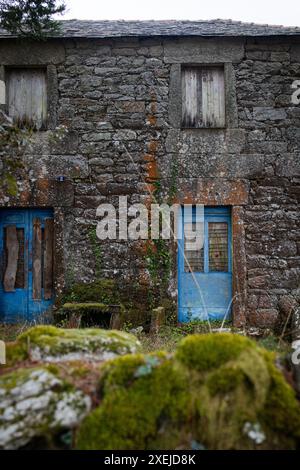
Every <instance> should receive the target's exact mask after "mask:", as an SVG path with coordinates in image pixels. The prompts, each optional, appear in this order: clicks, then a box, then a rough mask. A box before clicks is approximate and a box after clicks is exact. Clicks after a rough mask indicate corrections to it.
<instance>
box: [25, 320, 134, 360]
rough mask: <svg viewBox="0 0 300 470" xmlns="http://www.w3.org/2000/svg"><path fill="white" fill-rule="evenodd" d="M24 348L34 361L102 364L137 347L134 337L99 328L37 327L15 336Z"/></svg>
mask: <svg viewBox="0 0 300 470" xmlns="http://www.w3.org/2000/svg"><path fill="white" fill-rule="evenodd" d="M18 343H19V344H22V345H26V346H27V348H28V353H29V357H30V359H31V360H33V361H46V362H61V361H75V360H81V359H84V360H91V361H93V360H94V361H103V360H107V359H112V358H114V357H116V356H118V355H120V354H126V353H134V352H136V351H137V349H138V347H139V341H138V340H137V339H136V338H135V336H133V335H131V334H129V333H126V332H123V331H116V330H102V329H99V328H86V329H63V328H56V327H54V326H43V325H41V326H36V327H34V328H31V329H29V330H27V331H26V332H25V333H23V334H22V335H20V336H19V337H18Z"/></svg>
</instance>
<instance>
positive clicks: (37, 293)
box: [32, 219, 42, 300]
mask: <svg viewBox="0 0 300 470" xmlns="http://www.w3.org/2000/svg"><path fill="white" fill-rule="evenodd" d="M32 243H33V250H32V298H33V299H34V300H40V299H41V298H42V228H41V221H40V219H33V240H32Z"/></svg>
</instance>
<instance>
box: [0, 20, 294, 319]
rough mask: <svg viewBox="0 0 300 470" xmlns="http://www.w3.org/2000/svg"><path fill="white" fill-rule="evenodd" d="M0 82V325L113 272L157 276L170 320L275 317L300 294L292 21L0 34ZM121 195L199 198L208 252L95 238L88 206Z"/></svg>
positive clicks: (149, 282) (77, 25)
mask: <svg viewBox="0 0 300 470" xmlns="http://www.w3.org/2000/svg"><path fill="white" fill-rule="evenodd" d="M0 80H1V81H0V99H1V109H2V111H3V113H2V117H1V126H2V127H1V131H2V133H1V149H0V151H1V164H0V170H1V188H0V207H1V212H0V214H1V222H0V224H1V235H0V239H1V246H0V248H1V253H2V283H1V291H0V294H1V300H0V315H2V316H1V319H2V321H3V320H4V321H13V320H15V319H16V318H17V317H19V316H24V317H26V318H34V316H35V315H37V314H38V313H40V312H43V311H44V310H45V309H48V307H50V306H51V304H52V303H53V301H54V300H55V298H57V296H58V295H59V294H60V293H61V292H62V291H63V290H64V289H65V288H66V287H69V286H71V285H72V283H90V282H92V281H94V280H96V279H99V278H114V279H117V280H120V281H121V284H124V285H126V286H136V285H141V286H146V288H148V287H149V289H150V288H153V286H154V287H157V286H158V285H160V286H163V289H160V294H159V293H157V304H159V303H160V302H161V301H162V298H161V296H162V294H161V292H164V293H165V296H166V297H168V298H169V299H171V301H172V302H173V305H174V306H175V308H177V305H178V311H179V320H183V321H186V320H188V319H189V318H190V317H189V315H190V314H191V318H192V317H194V315H195V317H197V316H198V318H205V315H206V314H207V313H208V314H209V315H210V317H211V318H221V317H223V316H224V314H228V316H229V314H230V313H231V315H232V319H233V322H234V324H235V325H239V326H242V325H252V326H260V327H273V326H274V325H275V324H276V322H277V320H278V316H279V315H280V308H279V306H280V302H281V300H282V298H283V297H284V296H286V295H290V294H292V295H297V292H298V291H297V289H298V288H299V271H300V266H299V257H300V227H299V212H298V200H299V194H300V190H299V181H300V172H299V170H300V168H299V160H300V104H299V100H298V99H297V97H298V95H297V86H299V85H300V82H299V80H300V29H299V28H288V27H279V26H267V25H255V24H243V23H240V22H232V21H221V20H216V21H199V22H188V21H178V22H177V21H147V22H125V21H115V22H114V21H95V22H92V21H76V20H74V21H73V20H72V21H63V22H62V32H61V34H60V36H59V37H56V38H51V39H49V40H47V41H45V42H34V41H31V42H29V41H27V40H24V39H22V40H20V39H17V38H13V37H11V36H10V35H9V34H7V33H6V32H5V31H3V30H2V31H1V34H0ZM297 80H298V83H297ZM292 95H293V96H294V99H293V100H292ZM299 95H300V93H299ZM4 113H5V114H4ZM7 115H8V116H10V118H11V119H12V121H8V120H7V118H6V116H7ZM24 124H25V126H24ZM28 128H30V129H31V130H30V131H29V130H28ZM28 134H30V135H28ZM119 196H128V205H130V204H134V203H140V202H142V203H145V204H147V205H149V204H150V203H151V202H153V201H158V202H159V203H162V202H168V203H178V204H179V205H183V204H190V205H196V204H201V205H204V221H205V227H206V229H205V242H204V248H201V250H199V251H198V253H196V255H195V254H193V253H189V252H188V250H187V249H186V246H184V244H179V247H181V250H179V253H177V251H178V247H177V244H176V243H174V242H173V241H170V242H166V241H154V242H153V241H145V240H128V241H126V240H125V241H124V240H119V239H117V240H102V241H100V240H99V239H98V238H97V236H96V232H95V227H96V224H97V222H98V218H97V215H96V209H97V207H98V206H99V205H100V204H103V203H112V204H114V205H115V206H116V207H118V204H119ZM191 214H192V212H191ZM191 217H193V215H192V216H191ZM193 220H194V219H192V218H190V219H189V223H190V222H193ZM185 251H186V253H185V254H186V259H185V261H184V256H183V252H185ZM187 259H188V263H187V261H186V260H187ZM186 263H187V264H186ZM190 271H193V272H190ZM151 286H152V287H151ZM199 287H200V290H199ZM128 292H130V290H129V291H128ZM128 295H131V294H128ZM159 296H160V297H159ZM142 300H143V299H142ZM145 302H146V298H145ZM204 304H205V305H204ZM203 305H204V307H203ZM197 312H198V313H197Z"/></svg>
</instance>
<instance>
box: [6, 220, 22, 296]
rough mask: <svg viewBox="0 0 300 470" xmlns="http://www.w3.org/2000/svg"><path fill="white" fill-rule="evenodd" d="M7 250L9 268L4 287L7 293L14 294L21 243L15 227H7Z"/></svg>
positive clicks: (7, 267) (7, 268)
mask: <svg viewBox="0 0 300 470" xmlns="http://www.w3.org/2000/svg"><path fill="white" fill-rule="evenodd" d="M6 249H7V266H6V270H5V274H4V281H3V287H4V291H5V292H14V291H15V282H16V275H17V267H18V255H19V242H18V237H17V229H16V226H15V225H9V226H7V227H6Z"/></svg>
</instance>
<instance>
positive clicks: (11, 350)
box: [6, 342, 28, 367]
mask: <svg viewBox="0 0 300 470" xmlns="http://www.w3.org/2000/svg"><path fill="white" fill-rule="evenodd" d="M26 359H28V351H27V348H26V345H24V344H20V343H18V342H13V343H7V344H6V367H11V366H13V365H15V364H17V363H19V362H22V361H26Z"/></svg>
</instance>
